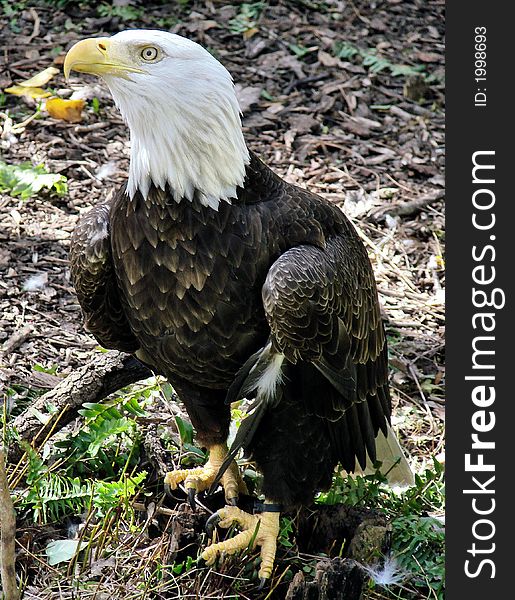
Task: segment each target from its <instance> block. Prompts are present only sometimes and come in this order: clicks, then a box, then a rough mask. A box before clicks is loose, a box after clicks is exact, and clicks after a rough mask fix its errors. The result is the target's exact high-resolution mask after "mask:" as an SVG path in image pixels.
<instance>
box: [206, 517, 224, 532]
mask: <svg viewBox="0 0 515 600" xmlns="http://www.w3.org/2000/svg"><path fill="white" fill-rule="evenodd" d="M221 520H222V517H221V516H220V515H219V514H218V513H217V512H215V513H213V514H212V515H211V516H210V517H209V519H208V520H207V521H206V532H207V534H208V536H209V537H211V536H212V535H213V531H214V530H215V527H216V526H217V525H218V523H220V521H221Z"/></svg>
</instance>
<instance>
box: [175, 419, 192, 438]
mask: <svg viewBox="0 0 515 600" xmlns="http://www.w3.org/2000/svg"><path fill="white" fill-rule="evenodd" d="M175 422H176V423H177V429H178V430H179V435H180V436H181V442H182V443H183V444H190V445H191V444H193V427H192V425H191V423H188V421H185V420H184V419H181V417H179V416H176V417H175Z"/></svg>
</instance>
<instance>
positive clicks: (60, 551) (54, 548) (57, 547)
mask: <svg viewBox="0 0 515 600" xmlns="http://www.w3.org/2000/svg"><path fill="white" fill-rule="evenodd" d="M87 545H88V542H80V541H79V540H55V541H53V542H50V543H49V544H48V546H47V547H46V550H45V554H46V555H47V558H48V564H49V565H50V566H53V565H58V564H59V563H62V562H68V561H69V560H71V559H72V558H73V557H74V556H75V554H76V553H77V552H80V551H81V550H84V548H86V546H87Z"/></svg>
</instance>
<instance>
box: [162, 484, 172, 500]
mask: <svg viewBox="0 0 515 600" xmlns="http://www.w3.org/2000/svg"><path fill="white" fill-rule="evenodd" d="M164 488H165V494H166V495H167V496H168V497H169V498H173V490H172V488H171V487H170V484H169V483H166V482H165V484H164Z"/></svg>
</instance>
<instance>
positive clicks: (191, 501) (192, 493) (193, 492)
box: [188, 488, 197, 512]
mask: <svg viewBox="0 0 515 600" xmlns="http://www.w3.org/2000/svg"><path fill="white" fill-rule="evenodd" d="M196 495H197V491H196V490H195V488H188V503H189V505H190V506H191V510H192V511H193V512H196V511H197V503H196V502H195V497H196Z"/></svg>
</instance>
